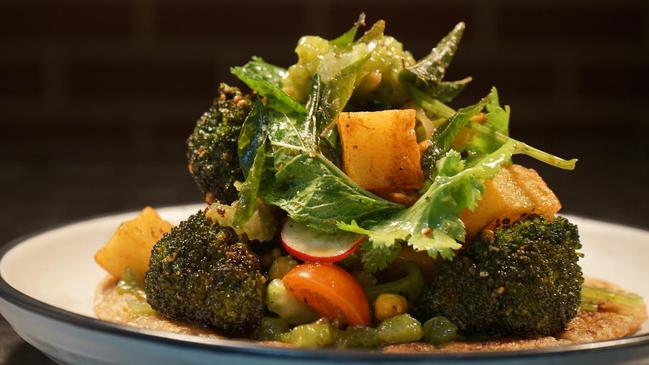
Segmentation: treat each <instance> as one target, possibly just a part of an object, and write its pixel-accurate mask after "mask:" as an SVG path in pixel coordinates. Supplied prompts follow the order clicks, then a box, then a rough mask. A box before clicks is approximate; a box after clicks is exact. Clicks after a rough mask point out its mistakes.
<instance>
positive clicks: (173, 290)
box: [144, 212, 265, 335]
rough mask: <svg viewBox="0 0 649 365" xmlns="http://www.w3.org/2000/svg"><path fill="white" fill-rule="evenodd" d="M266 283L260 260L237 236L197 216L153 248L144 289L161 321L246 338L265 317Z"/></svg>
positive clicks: (197, 214) (192, 217)
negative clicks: (167, 320) (186, 324)
mask: <svg viewBox="0 0 649 365" xmlns="http://www.w3.org/2000/svg"><path fill="white" fill-rule="evenodd" d="M264 282H265V278H264V276H263V275H262V274H261V272H260V263H259V258H258V257H257V256H256V255H255V254H254V253H252V251H251V250H250V249H249V248H248V246H247V245H246V244H245V243H241V242H240V241H239V237H238V236H237V235H236V233H235V232H234V231H233V230H232V229H230V228H227V227H220V226H219V225H217V224H213V223H212V222H211V221H210V220H209V219H208V218H206V217H205V214H204V213H203V212H198V213H196V214H194V215H192V216H191V217H189V218H188V219H187V220H186V221H184V222H182V223H180V224H179V225H178V226H177V227H174V228H173V229H172V230H171V232H170V233H167V234H165V235H164V236H163V237H162V238H161V239H160V241H158V243H156V244H155V246H154V247H153V250H152V252H151V258H150V261H149V271H147V273H146V275H145V280H144V284H145V285H144V290H145V292H146V298H147V301H148V303H149V304H150V305H151V307H153V309H155V310H156V311H157V312H159V313H161V314H162V315H164V316H165V317H168V318H171V319H177V320H186V321H189V322H192V323H196V324H200V325H205V326H209V327H212V328H214V329H216V330H218V331H220V332H221V333H224V334H228V335H245V334H248V333H250V331H252V330H254V329H255V328H257V327H258V326H259V324H260V322H261V318H262V316H263V314H264V298H263V291H264Z"/></svg>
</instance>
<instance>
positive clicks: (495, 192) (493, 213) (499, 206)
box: [460, 168, 534, 237]
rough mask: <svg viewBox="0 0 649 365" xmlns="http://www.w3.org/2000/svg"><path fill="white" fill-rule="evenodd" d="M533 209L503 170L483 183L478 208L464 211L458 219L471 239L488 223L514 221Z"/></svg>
mask: <svg viewBox="0 0 649 365" xmlns="http://www.w3.org/2000/svg"><path fill="white" fill-rule="evenodd" d="M533 208H534V202H533V201H532V200H531V199H530V198H529V197H528V196H527V194H526V193H525V191H524V190H523V189H521V187H520V186H518V183H517V182H516V180H514V176H513V175H512V173H511V172H510V171H509V169H507V168H503V169H501V170H500V171H499V172H498V174H497V175H496V176H494V178H493V179H491V180H488V181H486V182H485V190H484V192H483V194H482V199H481V200H480V202H479V203H478V207H477V208H476V209H475V210H474V211H469V210H465V211H464V212H462V214H460V219H462V221H463V222H464V225H465V227H466V233H467V236H469V237H473V236H474V235H475V234H476V233H478V232H479V231H480V230H482V229H483V228H485V227H486V226H487V225H488V224H490V223H494V222H496V221H497V220H500V221H502V220H503V219H509V220H510V221H514V220H516V219H518V218H520V216H521V215H523V214H525V213H529V212H531V211H532V210H533Z"/></svg>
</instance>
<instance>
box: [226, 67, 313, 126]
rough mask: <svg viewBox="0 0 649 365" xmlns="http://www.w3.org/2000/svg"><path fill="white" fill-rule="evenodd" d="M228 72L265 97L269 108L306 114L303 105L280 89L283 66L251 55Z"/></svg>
mask: <svg viewBox="0 0 649 365" xmlns="http://www.w3.org/2000/svg"><path fill="white" fill-rule="evenodd" d="M230 72H231V73H232V74H233V75H235V76H236V77H238V78H239V79H240V80H241V81H243V82H244V83H246V85H248V87H250V88H251V89H252V90H254V91H256V92H257V93H258V94H259V95H262V96H265V97H267V98H268V105H269V106H270V107H271V108H273V109H275V110H278V111H281V112H283V113H291V112H293V113H298V114H306V109H305V108H304V106H303V105H302V104H300V103H298V102H297V101H295V100H294V99H293V98H291V97H290V96H288V95H287V94H286V93H285V92H284V91H283V90H282V86H281V83H282V79H283V78H284V77H286V70H284V69H283V68H280V67H278V66H274V65H271V64H269V63H267V62H265V61H264V60H262V59H261V58H259V57H253V59H252V60H251V61H250V62H248V63H246V64H245V65H243V66H240V67H232V68H230Z"/></svg>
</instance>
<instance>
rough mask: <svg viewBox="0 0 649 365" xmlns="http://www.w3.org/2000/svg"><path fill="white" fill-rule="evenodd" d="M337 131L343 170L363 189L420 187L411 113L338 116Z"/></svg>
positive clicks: (400, 111) (413, 116) (418, 162)
mask: <svg viewBox="0 0 649 365" xmlns="http://www.w3.org/2000/svg"><path fill="white" fill-rule="evenodd" d="M338 130H339V132H340V140H341V143H342V149H343V169H344V170H345V173H346V174H347V175H348V176H349V177H350V178H351V179H352V180H353V181H354V182H356V183H357V184H358V185H360V186H361V187H363V188H364V189H367V190H372V191H379V190H383V191H390V190H399V189H402V190H409V189H419V188H421V187H422V186H423V182H424V174H423V172H422V170H421V165H420V157H421V155H420V152H419V146H418V144H417V137H416V135H415V111H414V110H412V109H403V110H383V111H378V112H358V113H341V114H340V116H339V117H338Z"/></svg>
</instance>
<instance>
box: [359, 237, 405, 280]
mask: <svg viewBox="0 0 649 365" xmlns="http://www.w3.org/2000/svg"><path fill="white" fill-rule="evenodd" d="M360 248H361V263H362V264H363V270H364V271H365V272H368V273H374V272H377V271H381V270H383V269H385V268H386V267H388V265H389V264H391V263H392V262H393V261H394V260H396V259H397V257H398V256H399V252H401V242H400V241H397V242H394V243H393V244H392V245H390V246H380V247H377V246H374V245H373V244H372V243H371V242H369V241H365V242H363V244H361V247H360Z"/></svg>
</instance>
